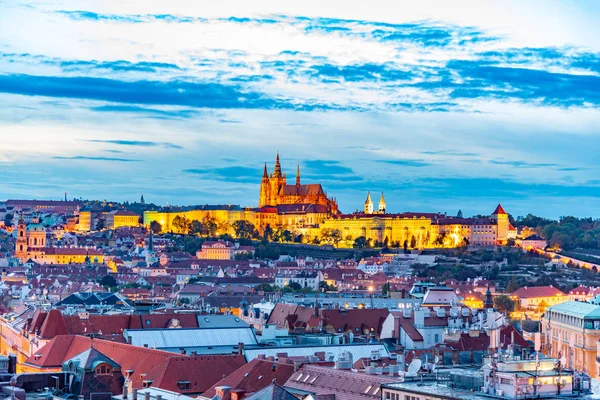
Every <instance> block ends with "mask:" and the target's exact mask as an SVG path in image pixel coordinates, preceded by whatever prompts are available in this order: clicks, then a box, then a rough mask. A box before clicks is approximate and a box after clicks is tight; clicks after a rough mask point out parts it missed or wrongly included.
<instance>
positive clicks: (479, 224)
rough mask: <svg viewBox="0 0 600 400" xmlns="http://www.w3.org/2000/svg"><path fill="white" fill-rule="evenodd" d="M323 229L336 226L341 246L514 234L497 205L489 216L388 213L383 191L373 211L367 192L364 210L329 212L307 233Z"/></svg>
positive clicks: (418, 244) (456, 241)
mask: <svg viewBox="0 0 600 400" xmlns="http://www.w3.org/2000/svg"><path fill="white" fill-rule="evenodd" d="M325 229H331V230H339V231H340V232H341V233H342V241H341V242H340V245H342V246H344V245H346V246H351V245H352V241H353V240H354V239H356V238H358V237H364V238H365V239H367V240H369V241H370V242H371V244H376V243H377V244H387V245H389V246H392V245H394V244H395V245H398V246H400V247H404V246H405V247H408V248H426V247H456V246H460V245H481V246H494V245H498V244H505V243H506V242H507V240H508V239H510V238H516V234H517V231H516V229H515V228H514V227H513V226H512V225H511V224H510V222H509V220H508V214H507V213H506V212H505V211H504V209H503V208H502V206H501V205H498V207H496V209H495V210H494V211H493V213H492V214H491V215H490V217H481V218H462V217H451V216H448V215H446V214H440V213H414V212H405V213H399V214H389V213H386V212H385V200H384V198H383V194H382V196H381V200H380V203H379V207H378V211H377V212H375V211H374V206H373V201H372V199H371V194H370V193H369V194H368V195H367V200H366V201H365V205H364V212H362V213H360V212H359V213H353V214H337V215H331V216H330V217H329V218H328V219H326V220H324V221H323V223H322V224H320V225H319V227H318V228H317V229H312V230H311V231H310V233H309V235H310V236H317V235H318V234H319V233H320V232H322V231H323V230H325Z"/></svg>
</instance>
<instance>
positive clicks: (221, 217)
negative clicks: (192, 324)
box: [144, 154, 516, 249]
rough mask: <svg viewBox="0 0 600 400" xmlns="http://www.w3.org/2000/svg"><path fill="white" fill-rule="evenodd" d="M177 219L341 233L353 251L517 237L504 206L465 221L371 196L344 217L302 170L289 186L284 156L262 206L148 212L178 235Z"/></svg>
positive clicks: (309, 239) (266, 185) (222, 229)
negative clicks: (358, 244) (362, 243)
mask: <svg viewBox="0 0 600 400" xmlns="http://www.w3.org/2000/svg"><path fill="white" fill-rule="evenodd" d="M176 217H180V218H186V219H188V220H190V221H191V220H198V221H202V220H204V219H212V220H214V221H215V222H216V224H217V232H216V233H217V234H221V233H229V234H232V235H234V234H235V231H234V229H233V227H232V226H233V224H234V223H235V222H236V221H239V220H243V221H247V222H250V223H252V224H253V225H254V227H255V228H256V229H257V231H258V232H260V233H262V232H264V230H265V228H266V227H267V226H269V227H270V228H271V229H273V230H276V229H281V230H288V231H290V232H291V233H293V234H294V235H302V241H303V242H305V243H319V242H321V241H322V240H328V239H327V236H328V234H329V233H331V232H333V231H339V232H340V233H341V237H342V240H341V242H338V243H337V245H338V246H340V247H352V246H353V242H354V240H355V239H357V238H360V237H364V238H365V239H366V240H367V241H369V243H370V244H372V245H376V244H378V245H389V246H392V245H395V246H398V247H403V246H404V247H407V248H420V249H423V248H429V247H456V246H462V245H466V244H471V245H482V246H493V245H498V244H505V243H506V242H507V241H508V240H509V239H511V238H516V229H515V228H514V227H513V226H512V225H511V224H510V222H509V219H508V214H507V213H506V212H505V211H504V209H502V206H500V205H498V207H496V209H495V210H494V211H493V212H492V214H491V215H490V216H488V217H481V218H463V217H462V213H461V212H459V215H457V216H456V217H453V216H448V215H446V214H440V213H418V212H404V213H388V211H387V205H386V201H385V198H384V196H383V193H381V197H380V198H379V203H378V204H377V208H375V204H374V202H373V199H372V197H371V193H370V192H369V193H368V194H367V198H366V200H365V202H364V208H363V211H362V212H358V211H357V212H354V213H351V214H343V213H340V212H339V210H338V204H337V201H336V200H335V199H334V198H329V197H327V194H326V193H325V191H324V190H323V187H322V186H321V185H320V184H317V183H311V184H303V183H301V181H300V167H299V166H298V169H297V171H296V180H295V184H288V183H287V176H286V174H284V173H283V172H282V170H281V163H280V160H279V154H277V157H276V160H275V168H274V170H273V172H272V173H271V174H269V172H268V170H267V166H266V164H265V167H264V170H263V176H262V180H261V183H260V190H259V200H258V207H257V208H241V207H239V206H232V205H222V206H217V205H213V206H209V205H207V206H197V207H191V208H186V209H182V210H179V211H170V212H158V211H146V212H145V213H144V225H146V226H149V225H150V223H151V222H152V221H157V222H159V223H160V225H161V226H162V229H163V231H165V232H171V231H176V228H174V227H173V221H174V219H175V218H176ZM324 237H325V239H324Z"/></svg>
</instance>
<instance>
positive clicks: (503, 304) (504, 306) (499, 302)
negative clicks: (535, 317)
mask: <svg viewBox="0 0 600 400" xmlns="http://www.w3.org/2000/svg"><path fill="white" fill-rule="evenodd" d="M494 308H496V309H497V310H498V311H500V312H507V313H511V312H513V311H515V302H514V301H513V299H511V298H510V297H508V296H507V295H504V294H503V295H501V296H496V297H494Z"/></svg>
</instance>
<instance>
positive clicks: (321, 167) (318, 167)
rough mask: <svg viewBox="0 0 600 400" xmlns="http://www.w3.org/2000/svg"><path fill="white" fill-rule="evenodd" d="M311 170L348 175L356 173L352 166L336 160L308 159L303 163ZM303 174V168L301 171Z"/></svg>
mask: <svg viewBox="0 0 600 400" xmlns="http://www.w3.org/2000/svg"><path fill="white" fill-rule="evenodd" d="M302 164H303V165H304V166H306V168H307V169H308V170H309V171H311V172H318V173H319V174H321V173H323V174H331V175H348V174H354V171H353V170H352V168H349V167H346V166H344V165H342V163H341V162H340V161H336V160H307V161H304V162H303V163H302ZM300 174H302V170H301V171H300Z"/></svg>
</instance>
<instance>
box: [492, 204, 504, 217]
mask: <svg viewBox="0 0 600 400" xmlns="http://www.w3.org/2000/svg"><path fill="white" fill-rule="evenodd" d="M496 214H500V215H506V214H507V212H506V211H504V208H502V206H501V205H500V204H498V206H497V207H496V209H495V210H494V212H493V213H492V215H496Z"/></svg>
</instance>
